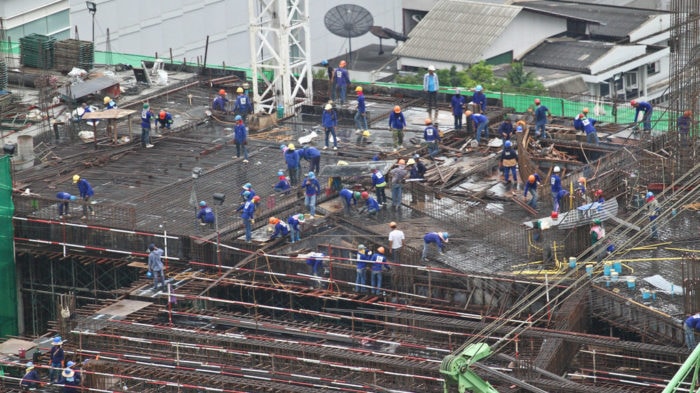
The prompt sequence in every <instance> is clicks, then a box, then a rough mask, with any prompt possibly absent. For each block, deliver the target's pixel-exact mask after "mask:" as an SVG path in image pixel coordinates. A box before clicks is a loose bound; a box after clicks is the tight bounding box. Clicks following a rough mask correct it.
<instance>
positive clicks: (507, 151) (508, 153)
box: [501, 147, 518, 160]
mask: <svg viewBox="0 0 700 393" xmlns="http://www.w3.org/2000/svg"><path fill="white" fill-rule="evenodd" d="M511 159H516V160H517V159H518V154H517V153H516V152H515V150H513V148H512V147H508V148H504V149H503V151H502V152H501V160H511Z"/></svg>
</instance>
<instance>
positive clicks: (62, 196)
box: [56, 191, 72, 201]
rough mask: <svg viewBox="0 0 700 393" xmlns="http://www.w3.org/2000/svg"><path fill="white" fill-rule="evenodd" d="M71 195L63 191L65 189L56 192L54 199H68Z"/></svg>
mask: <svg viewBox="0 0 700 393" xmlns="http://www.w3.org/2000/svg"><path fill="white" fill-rule="evenodd" d="M71 197H72V195H71V194H69V193H67V192H65V191H61V192H59V193H57V194H56V199H63V200H66V201H70V199H71Z"/></svg>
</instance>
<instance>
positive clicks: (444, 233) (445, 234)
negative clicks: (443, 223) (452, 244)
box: [442, 232, 450, 240]
mask: <svg viewBox="0 0 700 393" xmlns="http://www.w3.org/2000/svg"><path fill="white" fill-rule="evenodd" d="M442 237H443V239H445V240H447V239H449V238H450V234H449V233H447V232H443V233H442Z"/></svg>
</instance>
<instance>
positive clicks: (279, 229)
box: [270, 221, 289, 239]
mask: <svg viewBox="0 0 700 393" xmlns="http://www.w3.org/2000/svg"><path fill="white" fill-rule="evenodd" d="M288 234H289V227H288V226H287V224H286V223H285V222H284V221H280V222H278V223H277V224H275V231H274V232H272V235H270V239H274V238H276V237H277V236H280V235H282V236H287V235H288Z"/></svg>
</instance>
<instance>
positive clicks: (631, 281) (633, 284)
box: [627, 277, 637, 289]
mask: <svg viewBox="0 0 700 393" xmlns="http://www.w3.org/2000/svg"><path fill="white" fill-rule="evenodd" d="M636 286H637V281H636V280H635V279H634V277H627V288H628V289H634V288H635V287H636Z"/></svg>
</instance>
